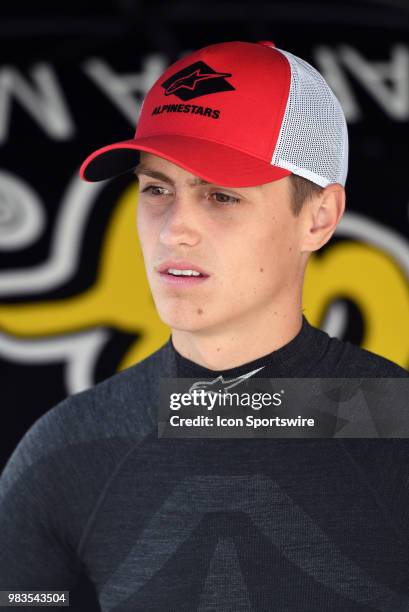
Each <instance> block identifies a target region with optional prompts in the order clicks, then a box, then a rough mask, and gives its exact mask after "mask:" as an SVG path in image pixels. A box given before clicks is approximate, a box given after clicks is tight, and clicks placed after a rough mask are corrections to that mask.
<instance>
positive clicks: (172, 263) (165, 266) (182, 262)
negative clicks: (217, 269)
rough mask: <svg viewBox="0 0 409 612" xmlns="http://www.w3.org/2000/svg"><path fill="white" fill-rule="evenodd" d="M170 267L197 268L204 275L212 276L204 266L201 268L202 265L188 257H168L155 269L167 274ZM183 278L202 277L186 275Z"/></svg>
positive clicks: (181, 268) (178, 268) (177, 268)
mask: <svg viewBox="0 0 409 612" xmlns="http://www.w3.org/2000/svg"><path fill="white" fill-rule="evenodd" d="M169 268H175V269H176V270H195V271H196V272H199V273H200V274H201V275H202V277H207V276H210V274H209V273H208V272H206V271H205V270H204V269H203V268H201V267H200V266H198V265H197V264H195V263H193V262H191V261H188V260H187V259H168V260H166V261H164V262H163V263H161V264H159V265H158V266H156V267H155V270H156V271H157V272H159V273H160V274H167V271H168V270H169ZM168 276H169V275H168ZM175 278H176V277H175ZM183 278H201V277H197V276H195V277H193V276H192V277H186V276H184V277H183Z"/></svg>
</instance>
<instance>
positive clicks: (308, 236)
mask: <svg viewBox="0 0 409 612" xmlns="http://www.w3.org/2000/svg"><path fill="white" fill-rule="evenodd" d="M344 210H345V189H344V188H343V187H342V185H340V184H339V183H332V184H331V185H327V187H325V188H324V189H323V191H322V192H321V193H320V195H319V196H316V197H315V198H313V199H312V200H310V201H309V202H308V203H307V204H306V206H304V207H303V209H302V215H303V217H304V220H303V224H302V226H303V228H302V231H303V240H302V243H303V244H302V252H305V251H307V252H311V251H318V249H320V248H321V247H322V246H324V244H326V243H327V242H328V240H329V239H330V238H331V236H332V234H333V233H334V231H335V228H336V226H337V225H338V223H339V221H340V220H341V217H342V215H343V214H344Z"/></svg>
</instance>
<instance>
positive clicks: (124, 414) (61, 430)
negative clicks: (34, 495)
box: [3, 347, 163, 485]
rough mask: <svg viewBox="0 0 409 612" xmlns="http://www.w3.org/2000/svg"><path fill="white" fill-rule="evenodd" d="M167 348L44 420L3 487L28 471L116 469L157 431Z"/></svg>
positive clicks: (12, 461) (29, 435)
mask: <svg viewBox="0 0 409 612" xmlns="http://www.w3.org/2000/svg"><path fill="white" fill-rule="evenodd" d="M162 348H163V347H161V348H160V349H158V350H157V351H156V352H155V353H153V354H152V355H150V356H149V357H147V358H146V359H144V360H143V361H141V362H139V363H137V364H134V365H133V366H131V367H129V368H127V369H126V370H122V371H120V372H116V373H115V374H113V375H112V376H110V377H109V378H107V379H105V380H103V381H101V382H99V383H97V384H96V385H94V386H93V387H90V388H88V389H86V390H84V391H80V392H78V393H75V394H73V395H70V396H68V397H67V398H65V399H64V400H62V401H61V402H59V403H58V404H56V405H55V406H53V407H52V408H51V409H50V410H48V411H47V412H45V413H44V414H43V415H42V416H41V417H39V418H38V419H37V420H36V421H35V422H34V424H33V425H32V426H31V427H30V429H29V430H28V431H27V432H26V433H25V434H24V436H23V437H22V438H21V440H20V441H19V443H18V445H17V447H16V448H15V450H14V452H13V454H12V455H11V457H10V458H9V460H8V462H7V464H6V467H5V469H4V472H3V485H4V484H5V479H6V480H9V481H10V482H9V483H8V484H9V485H11V484H12V482H11V481H16V480H18V479H19V477H20V476H22V475H23V473H25V472H26V471H27V469H30V471H32V470H33V469H36V470H37V469H39V470H41V471H44V469H45V470H49V469H51V466H52V465H54V466H57V467H58V470H60V467H61V469H62V466H64V465H65V466H66V467H67V468H68V469H73V468H74V467H75V465H77V467H78V469H80V466H81V465H82V466H84V465H86V464H87V463H89V464H93V463H95V462H97V463H104V464H107V465H108V464H110V463H111V462H112V463H113V464H115V463H116V462H117V461H118V460H120V459H121V457H123V456H124V455H125V454H126V452H127V450H128V449H130V448H131V447H133V446H135V444H137V443H138V441H140V440H142V439H143V438H144V437H146V436H147V435H149V434H151V433H152V431H153V430H154V428H155V426H156V414H155V409H154V405H153V404H154V395H155V393H156V389H157V387H158V384H157V381H158V378H159V376H160V371H161V369H160V364H161V349H162ZM102 458H103V461H102Z"/></svg>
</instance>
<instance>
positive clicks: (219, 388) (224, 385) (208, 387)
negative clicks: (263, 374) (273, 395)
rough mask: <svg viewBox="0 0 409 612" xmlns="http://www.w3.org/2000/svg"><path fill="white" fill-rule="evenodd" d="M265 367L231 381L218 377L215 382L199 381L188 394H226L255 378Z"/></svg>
mask: <svg viewBox="0 0 409 612" xmlns="http://www.w3.org/2000/svg"><path fill="white" fill-rule="evenodd" d="M263 368H264V366H262V367H261V368H257V370H252V371H251V372H247V374H242V375H241V376H237V377H236V378H231V379H230V380H225V379H224V378H223V376H218V377H217V378H215V379H214V380H198V381H196V382H195V383H193V385H192V386H191V387H190V389H189V391H188V393H192V391H201V390H202V389H204V390H205V391H206V392H207V393H219V392H223V393H225V392H226V391H228V390H229V389H231V388H232V387H235V386H236V385H239V384H240V383H241V382H243V381H245V380H247V378H250V376H254V374H256V373H257V372H259V371H260V370H262V369H263Z"/></svg>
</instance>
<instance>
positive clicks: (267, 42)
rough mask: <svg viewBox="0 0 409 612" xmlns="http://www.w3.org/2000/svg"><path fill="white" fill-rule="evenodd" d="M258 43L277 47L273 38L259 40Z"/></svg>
mask: <svg viewBox="0 0 409 612" xmlns="http://www.w3.org/2000/svg"><path fill="white" fill-rule="evenodd" d="M257 44H258V45H264V46H265V47H275V43H273V42H272V41H271V40H259V41H257Z"/></svg>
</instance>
